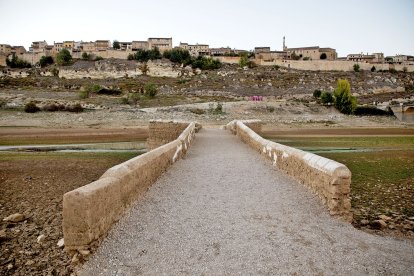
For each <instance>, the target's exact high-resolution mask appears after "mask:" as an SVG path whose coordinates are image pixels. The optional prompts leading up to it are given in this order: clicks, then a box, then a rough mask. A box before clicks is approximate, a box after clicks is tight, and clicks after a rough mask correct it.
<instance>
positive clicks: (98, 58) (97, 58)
mask: <svg viewBox="0 0 414 276" xmlns="http://www.w3.org/2000/svg"><path fill="white" fill-rule="evenodd" d="M98 60H103V57H101V56H96V57H95V58H94V61H98Z"/></svg>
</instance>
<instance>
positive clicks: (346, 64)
mask: <svg viewBox="0 0 414 276" xmlns="http://www.w3.org/2000/svg"><path fill="white" fill-rule="evenodd" d="M255 62H256V64H258V65H265V66H274V65H278V66H283V67H286V68H292V69H297V70H305V71H354V64H358V65H359V66H360V69H362V70H365V71H370V70H371V68H372V66H375V69H376V70H377V71H378V70H389V69H390V68H395V69H396V70H397V71H402V70H403V68H404V67H406V68H407V71H408V72H414V65H400V64H395V65H390V64H388V63H384V64H371V63H364V62H354V61H342V60H274V61H264V60H262V59H256V60H255Z"/></svg>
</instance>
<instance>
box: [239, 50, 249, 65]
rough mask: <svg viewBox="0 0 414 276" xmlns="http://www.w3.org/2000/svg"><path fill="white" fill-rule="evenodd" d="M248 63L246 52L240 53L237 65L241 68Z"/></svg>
mask: <svg viewBox="0 0 414 276" xmlns="http://www.w3.org/2000/svg"><path fill="white" fill-rule="evenodd" d="M248 64H249V58H248V57H247V54H245V53H243V54H241V55H240V60H239V66H240V67H241V68H244V67H246V66H247V65H248Z"/></svg>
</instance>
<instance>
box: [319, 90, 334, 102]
mask: <svg viewBox="0 0 414 276" xmlns="http://www.w3.org/2000/svg"><path fill="white" fill-rule="evenodd" d="M333 101H334V100H333V96H332V93H330V92H322V94H321V102H322V103H323V104H330V103H333Z"/></svg>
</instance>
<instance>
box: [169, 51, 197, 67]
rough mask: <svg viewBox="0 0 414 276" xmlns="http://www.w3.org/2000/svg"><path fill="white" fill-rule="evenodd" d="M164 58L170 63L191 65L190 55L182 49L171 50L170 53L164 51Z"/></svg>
mask: <svg viewBox="0 0 414 276" xmlns="http://www.w3.org/2000/svg"><path fill="white" fill-rule="evenodd" d="M163 56H164V58H166V59H169V60H170V61H171V62H174V63H180V64H184V65H188V64H190V63H191V55H190V52H189V51H188V50H184V49H180V48H177V49H172V50H171V51H165V52H164V54H163Z"/></svg>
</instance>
